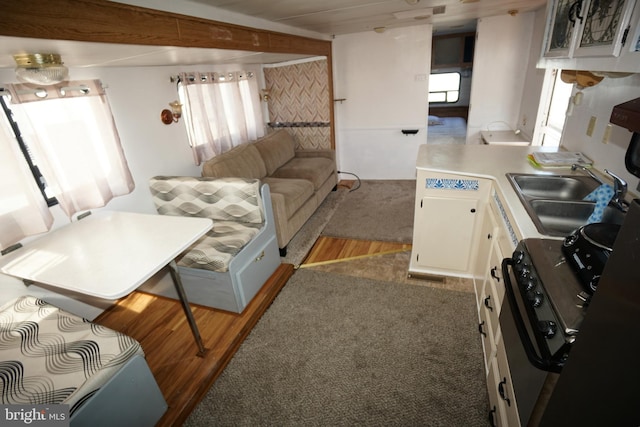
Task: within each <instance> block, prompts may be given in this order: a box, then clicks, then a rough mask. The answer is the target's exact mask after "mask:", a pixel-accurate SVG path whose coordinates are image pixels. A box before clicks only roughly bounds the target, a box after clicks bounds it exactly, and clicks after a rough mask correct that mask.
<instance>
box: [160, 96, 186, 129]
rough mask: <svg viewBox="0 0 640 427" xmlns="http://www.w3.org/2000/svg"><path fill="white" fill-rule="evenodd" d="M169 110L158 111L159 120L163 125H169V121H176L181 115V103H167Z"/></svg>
mask: <svg viewBox="0 0 640 427" xmlns="http://www.w3.org/2000/svg"><path fill="white" fill-rule="evenodd" d="M169 106H170V107H171V110H162V112H161V113H160V120H162V123H164V124H165V125H170V124H171V123H178V120H180V117H182V104H180V102H178V101H173V102H170V103H169Z"/></svg>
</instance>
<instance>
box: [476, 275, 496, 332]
mask: <svg viewBox="0 0 640 427" xmlns="http://www.w3.org/2000/svg"><path fill="white" fill-rule="evenodd" d="M480 304H481V305H480V310H481V311H484V312H485V316H486V317H487V318H488V319H489V323H490V324H491V335H492V336H493V338H494V340H493V341H494V343H495V342H496V337H497V336H498V328H499V327H500V321H499V315H500V301H499V300H498V296H497V294H496V290H495V286H494V284H493V282H491V281H487V283H486V285H485V287H484V294H483V296H482V301H480Z"/></svg>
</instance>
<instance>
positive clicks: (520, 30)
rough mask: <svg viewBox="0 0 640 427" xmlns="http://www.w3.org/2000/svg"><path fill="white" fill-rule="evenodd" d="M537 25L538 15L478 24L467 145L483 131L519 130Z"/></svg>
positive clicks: (505, 18) (488, 19) (527, 14)
mask: <svg viewBox="0 0 640 427" xmlns="http://www.w3.org/2000/svg"><path fill="white" fill-rule="evenodd" d="M534 21H535V13H534V12H529V13H522V14H518V15H516V16H510V15H500V16H495V17H490V18H483V19H479V20H478V27H477V40H476V45H475V52H474V59H473V81H472V83H471V102H470V107H469V120H468V124H467V144H479V143H480V142H481V139H480V131H481V130H487V129H490V130H498V129H517V128H518V123H519V118H518V116H519V114H520V109H521V103H522V100H523V93H524V87H525V86H524V84H525V77H526V75H527V69H528V67H529V58H530V54H529V52H530V51H531V39H532V35H533V30H534Z"/></svg>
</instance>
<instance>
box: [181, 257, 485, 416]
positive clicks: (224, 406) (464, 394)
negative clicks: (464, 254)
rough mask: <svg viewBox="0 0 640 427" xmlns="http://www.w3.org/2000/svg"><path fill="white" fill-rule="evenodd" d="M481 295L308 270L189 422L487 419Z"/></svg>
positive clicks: (278, 302) (291, 285) (287, 289)
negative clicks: (479, 310) (478, 308)
mask: <svg viewBox="0 0 640 427" xmlns="http://www.w3.org/2000/svg"><path fill="white" fill-rule="evenodd" d="M476 316H477V315H476V308H475V297H474V295H473V294H472V293H464V292H456V291H450V290H445V289H437V288H433V287H428V286H413V285H408V284H403V283H391V282H382V281H376V280H372V279H367V278H357V277H352V276H346V275H341V274H335V273H327V272H321V271H314V270H312V269H301V270H297V271H296V272H295V274H294V275H293V277H292V278H291V279H290V280H289V283H288V284H287V285H286V286H285V287H284V288H283V290H282V291H281V293H280V294H279V295H278V297H277V298H276V299H275V301H274V303H273V304H272V306H271V307H270V308H269V309H268V310H267V312H266V313H265V314H264V316H263V318H262V319H261V320H260V322H258V324H257V325H256V327H255V328H254V330H253V331H252V332H251V334H250V335H249V337H248V338H247V340H246V341H245V342H244V343H243V344H242V346H241V347H240V349H239V350H238V352H237V353H236V355H235V356H234V358H233V359H232V360H231V362H230V363H229V365H228V366H227V368H226V369H225V371H224V372H223V373H222V375H221V376H220V378H219V379H218V380H217V381H216V383H215V384H214V385H213V387H212V389H211V390H210V391H209V392H208V394H207V395H206V397H205V398H204V399H203V401H202V402H201V403H200V404H199V405H198V407H197V408H196V409H195V411H194V412H193V413H192V414H191V416H190V417H189V419H188V420H187V422H186V425H188V426H211V425H216V426H258V425H260V426H262V425H269V426H270V425H273V426H302V425H304V426H352V425H367V426H389V425H398V426H407V425H412V426H418V425H420V426H463V425H464V426H486V425H487V424H488V422H487V414H488V398H487V392H486V386H485V378H484V373H483V371H484V368H483V362H482V360H483V359H482V348H481V343H480V338H479V336H478V332H477V321H476Z"/></svg>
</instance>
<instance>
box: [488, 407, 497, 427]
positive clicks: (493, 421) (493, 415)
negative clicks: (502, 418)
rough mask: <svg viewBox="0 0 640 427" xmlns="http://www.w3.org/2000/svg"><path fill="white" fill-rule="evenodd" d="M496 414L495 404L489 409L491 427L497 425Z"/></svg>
mask: <svg viewBox="0 0 640 427" xmlns="http://www.w3.org/2000/svg"><path fill="white" fill-rule="evenodd" d="M495 415H496V407H495V406H494V407H493V409H491V410H490V411H489V425H490V426H491V427H496V420H495Z"/></svg>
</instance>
